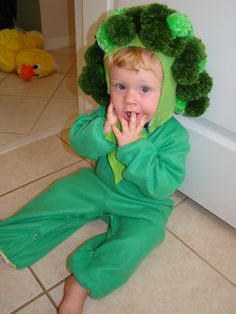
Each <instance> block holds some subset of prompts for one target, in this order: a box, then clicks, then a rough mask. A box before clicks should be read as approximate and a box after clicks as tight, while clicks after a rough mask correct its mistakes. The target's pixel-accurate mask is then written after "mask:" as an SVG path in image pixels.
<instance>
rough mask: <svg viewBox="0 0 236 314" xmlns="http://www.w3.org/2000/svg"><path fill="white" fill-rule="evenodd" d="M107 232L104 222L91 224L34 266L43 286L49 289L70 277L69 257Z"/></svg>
mask: <svg viewBox="0 0 236 314" xmlns="http://www.w3.org/2000/svg"><path fill="white" fill-rule="evenodd" d="M105 230H106V225H105V224H104V223H103V222H102V221H95V222H92V223H89V224H87V225H85V226H83V227H82V228H80V229H79V230H78V231H77V232H76V233H75V234H74V235H72V236H71V237H70V238H68V239H67V240H66V241H64V242H63V243H62V244H61V245H59V246H58V247H57V248H55V249H54V250H53V251H51V252H50V253H49V254H48V255H47V256H45V257H44V258H43V259H41V260H40V261H39V262H37V263H36V264H34V265H33V266H32V268H33V270H34V272H35V273H36V275H37V276H38V278H39V279H40V281H41V282H42V284H43V285H44V286H45V287H46V288H47V289H48V288H50V287H52V286H53V285H55V284H56V283H58V282H60V281H61V280H63V279H65V278H66V277H67V276H68V275H69V273H68V271H67V269H66V260H67V257H68V256H69V255H70V254H71V253H72V252H73V251H74V250H75V249H76V248H77V247H78V246H79V245H80V244H81V243H83V242H84V241H85V240H87V239H88V238H90V237H92V236H94V235H96V234H99V233H102V232H104V231H105Z"/></svg>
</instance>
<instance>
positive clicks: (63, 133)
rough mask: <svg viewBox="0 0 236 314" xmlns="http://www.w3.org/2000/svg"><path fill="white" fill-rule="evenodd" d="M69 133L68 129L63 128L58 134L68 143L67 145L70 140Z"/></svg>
mask: <svg viewBox="0 0 236 314" xmlns="http://www.w3.org/2000/svg"><path fill="white" fill-rule="evenodd" d="M69 133H70V129H64V130H62V131H61V132H60V134H59V136H60V138H61V139H62V140H63V141H64V142H66V143H67V144H68V145H69V143H70V141H69Z"/></svg>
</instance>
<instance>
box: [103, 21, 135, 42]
mask: <svg viewBox="0 0 236 314" xmlns="http://www.w3.org/2000/svg"><path fill="white" fill-rule="evenodd" d="M106 29H107V33H108V35H109V37H110V39H111V40H112V42H113V43H114V44H116V45H117V46H125V45H127V44H128V43H129V42H131V41H132V40H133V39H134V37H135V36H136V31H135V24H134V23H133V21H132V18H131V17H129V16H127V15H115V16H112V17H110V18H109V20H108V21H107V23H106Z"/></svg>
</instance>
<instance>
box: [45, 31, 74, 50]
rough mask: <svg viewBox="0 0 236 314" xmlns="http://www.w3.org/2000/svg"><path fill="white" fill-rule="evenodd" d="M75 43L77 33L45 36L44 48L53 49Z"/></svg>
mask: <svg viewBox="0 0 236 314" xmlns="http://www.w3.org/2000/svg"><path fill="white" fill-rule="evenodd" d="M72 45H75V34H69V35H66V36H60V37H52V38H44V49H45V50H53V49H58V48H64V47H69V46H72Z"/></svg>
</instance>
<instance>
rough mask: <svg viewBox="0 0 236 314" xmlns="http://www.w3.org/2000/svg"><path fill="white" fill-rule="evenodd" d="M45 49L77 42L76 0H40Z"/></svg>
mask: <svg viewBox="0 0 236 314" xmlns="http://www.w3.org/2000/svg"><path fill="white" fill-rule="evenodd" d="M39 4H40V12H41V24H42V33H43V35H44V38H45V49H46V50H51V49H56V48H61V47H67V46H70V45H72V44H74V42H75V17H74V14H75V11H74V0H50V1H48V0H40V1H39Z"/></svg>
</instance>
